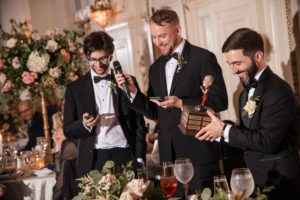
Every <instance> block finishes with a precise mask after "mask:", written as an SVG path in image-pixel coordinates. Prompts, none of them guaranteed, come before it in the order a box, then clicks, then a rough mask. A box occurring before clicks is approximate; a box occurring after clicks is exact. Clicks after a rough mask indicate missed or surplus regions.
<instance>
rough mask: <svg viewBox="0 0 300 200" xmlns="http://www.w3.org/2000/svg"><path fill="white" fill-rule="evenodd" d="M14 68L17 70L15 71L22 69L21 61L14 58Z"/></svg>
mask: <svg viewBox="0 0 300 200" xmlns="http://www.w3.org/2000/svg"><path fill="white" fill-rule="evenodd" d="M12 66H13V67H14V68H15V69H19V68H20V67H21V63H20V60H19V58H18V57H14V58H13V60H12Z"/></svg>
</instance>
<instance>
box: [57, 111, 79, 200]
mask: <svg viewBox="0 0 300 200" xmlns="http://www.w3.org/2000/svg"><path fill="white" fill-rule="evenodd" d="M52 120H53V129H52V133H53V136H52V138H53V140H54V144H55V151H56V154H57V156H56V160H55V165H56V171H57V176H56V184H55V186H54V187H53V199H54V200H60V199H71V198H72V197H73V196H74V195H75V194H76V191H77V186H76V184H75V176H76V157H77V150H76V145H75V143H74V142H73V141H72V140H70V139H67V138H66V137H65V135H64V132H63V113H62V112H57V113H55V114H54V115H53V116H52Z"/></svg>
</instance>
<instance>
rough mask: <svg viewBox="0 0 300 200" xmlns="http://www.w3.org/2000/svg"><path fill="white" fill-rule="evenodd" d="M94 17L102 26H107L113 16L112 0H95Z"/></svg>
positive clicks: (92, 9) (92, 10) (92, 7)
mask: <svg viewBox="0 0 300 200" xmlns="http://www.w3.org/2000/svg"><path fill="white" fill-rule="evenodd" d="M91 13H92V19H93V20H94V21H95V22H97V24H98V25H99V26H101V27H105V26H107V24H108V22H109V19H110V18H111V16H112V7H111V4H110V0H95V3H94V5H92V6H91Z"/></svg>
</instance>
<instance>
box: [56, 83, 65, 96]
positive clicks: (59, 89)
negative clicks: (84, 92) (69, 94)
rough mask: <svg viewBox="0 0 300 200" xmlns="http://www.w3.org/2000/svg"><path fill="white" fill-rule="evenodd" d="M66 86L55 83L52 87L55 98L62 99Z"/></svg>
mask: <svg viewBox="0 0 300 200" xmlns="http://www.w3.org/2000/svg"><path fill="white" fill-rule="evenodd" d="M65 92H66V87H65V86H63V85H57V87H55V88H54V95H55V97H56V98H57V99H63V98H64V97H65Z"/></svg>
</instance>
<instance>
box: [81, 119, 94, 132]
mask: <svg viewBox="0 0 300 200" xmlns="http://www.w3.org/2000/svg"><path fill="white" fill-rule="evenodd" d="M82 124H83V126H84V128H85V129H86V130H88V131H89V132H90V133H91V132H92V129H91V128H89V127H87V126H86V125H85V124H84V123H83V121H82Z"/></svg>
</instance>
